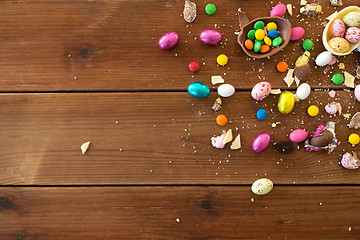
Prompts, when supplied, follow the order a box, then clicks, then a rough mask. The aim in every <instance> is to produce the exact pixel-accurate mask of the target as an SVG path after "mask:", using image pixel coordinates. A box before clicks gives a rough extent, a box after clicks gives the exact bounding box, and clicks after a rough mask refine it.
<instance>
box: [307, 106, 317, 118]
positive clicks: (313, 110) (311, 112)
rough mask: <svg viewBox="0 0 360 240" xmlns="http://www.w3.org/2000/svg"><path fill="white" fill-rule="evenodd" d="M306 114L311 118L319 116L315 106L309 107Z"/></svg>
mask: <svg viewBox="0 0 360 240" xmlns="http://www.w3.org/2000/svg"><path fill="white" fill-rule="evenodd" d="M307 112H308V114H309V115H310V116H311V117H315V116H316V115H318V114H319V108H318V107H317V106H315V105H311V106H310V107H309V108H308V110H307Z"/></svg>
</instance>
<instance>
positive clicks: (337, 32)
mask: <svg viewBox="0 0 360 240" xmlns="http://www.w3.org/2000/svg"><path fill="white" fill-rule="evenodd" d="M345 29H346V28H345V23H344V22H343V21H342V20H341V19H335V20H334V21H333V23H332V24H331V25H330V27H329V33H330V37H331V38H334V37H344V35H345Z"/></svg>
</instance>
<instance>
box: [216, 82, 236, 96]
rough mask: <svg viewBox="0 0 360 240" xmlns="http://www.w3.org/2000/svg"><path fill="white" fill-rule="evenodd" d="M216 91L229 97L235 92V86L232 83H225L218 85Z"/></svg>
mask: <svg viewBox="0 0 360 240" xmlns="http://www.w3.org/2000/svg"><path fill="white" fill-rule="evenodd" d="M217 92H218V94H219V95H220V96H221V97H230V96H232V95H233V94H234V93H235V88H234V86H233V85H231V84H228V83H225V84H221V85H220V86H219V87H218V89H217Z"/></svg>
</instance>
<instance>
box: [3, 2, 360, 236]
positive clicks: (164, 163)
mask: <svg viewBox="0 0 360 240" xmlns="http://www.w3.org/2000/svg"><path fill="white" fill-rule="evenodd" d="M195 2H196V3H197V6H198V16H197V18H196V20H195V22H193V23H189V24H187V23H186V22H185V21H184V19H183V17H182V10H183V5H184V1H181V0H176V1H175V0H174V1H172V0H171V1H170V0H169V1H160V0H157V1H155V0H147V1H146V0H139V1H132V0H107V1H105V0H103V1H95V0H88V1H85V0H77V1H72V0H61V1H46V0H38V1H1V2H0V22H1V24H0V34H1V35H0V42H1V47H0V73H1V77H0V91H1V94H0V140H1V144H0V184H1V188H0V239H17V240H22V239H24V240H30V239H31V240H40V239H46V240H51V239H74V240H79V239H128V240H129V239H166V240H169V239H184V240H185V239H203V240H205V239H206V240H210V239H211V240H213V239H316V240H319V239H326V240H329V239H336V240H343V239H360V217H359V216H360V208H359V204H360V185H359V184H360V175H359V174H360V172H359V171H360V170H347V169H344V168H343V167H342V166H341V165H339V161H340V158H341V155H342V154H343V153H344V152H345V151H355V152H359V147H358V146H357V147H352V146H351V145H350V144H349V143H348V142H347V137H348V135H349V134H350V133H352V132H355V133H358V134H360V130H354V129H349V128H348V127H347V126H346V124H347V123H348V122H349V121H348V120H345V119H344V118H343V117H342V116H334V117H330V115H328V114H327V113H325V111H324V106H325V105H326V104H327V103H329V102H332V101H333V100H334V99H331V98H330V97H329V95H328V91H329V90H330V89H336V90H337V95H336V98H335V100H336V101H338V102H340V103H341V104H342V105H343V108H344V109H343V112H344V113H350V114H354V113H356V112H357V111H359V110H360V107H359V105H360V104H359V103H358V102H357V101H356V100H355V98H354V94H353V90H350V91H346V90H344V88H345V87H344V86H343V85H341V86H335V85H334V84H333V83H332V82H331V80H330V79H331V76H332V74H334V73H341V72H343V71H348V72H349V73H351V74H353V75H355V68H356V67H357V65H358V62H357V61H358V59H359V53H357V52H354V53H353V54H350V55H349V56H347V57H338V58H337V59H338V61H339V62H343V63H345V70H340V69H339V67H338V64H335V65H333V67H332V69H331V71H330V72H329V73H328V74H326V75H325V74H324V73H323V70H324V68H321V67H316V66H315V63H314V58H315V57H316V56H317V55H318V54H319V53H320V52H322V51H323V50H324V47H323V46H322V43H321V34H322V30H323V28H324V23H325V22H326V20H325V17H327V16H329V15H330V14H331V13H332V12H334V11H335V9H342V7H338V8H334V7H332V6H330V4H329V2H328V1H327V0H322V1H320V3H321V4H322V5H323V13H322V14H321V15H320V16H319V17H318V18H314V19H310V18H309V19H308V18H303V17H301V16H297V15H298V12H299V9H300V1H292V3H293V6H294V7H295V9H294V15H293V16H289V15H288V13H286V16H287V17H289V19H290V20H291V23H292V25H293V26H302V27H304V28H305V29H306V33H305V36H304V39H306V38H310V39H312V40H313V41H314V42H315V47H314V50H311V61H310V66H311V68H312V73H311V75H310V79H309V80H308V83H309V84H310V85H311V87H312V88H313V89H314V91H312V93H311V95H310V97H309V98H308V99H307V100H305V101H301V102H298V103H296V106H295V109H294V111H293V112H292V113H291V114H289V115H281V114H280V113H279V112H278V111H277V109H276V101H277V98H278V95H271V96H270V97H268V98H267V99H265V100H264V101H261V102H256V101H255V100H253V99H252V98H251V96H250V90H251V88H252V87H253V86H254V85H255V83H257V82H259V81H260V80H266V81H269V82H270V83H271V84H272V86H273V88H280V89H282V90H285V89H288V90H295V89H296V85H295V83H294V84H293V85H292V86H291V87H290V88H288V87H287V86H286V84H285V82H284V81H283V78H284V76H285V73H279V72H277V71H276V69H275V66H276V63H277V62H278V61H280V60H285V61H286V62H287V63H288V64H289V65H290V67H291V68H293V65H294V62H295V60H296V59H297V58H298V57H299V56H300V55H301V54H302V53H303V50H302V48H301V44H302V40H298V41H295V42H290V44H289V45H288V46H287V47H286V48H285V50H284V51H282V52H280V53H278V54H277V55H275V56H273V57H271V58H270V59H263V60H253V59H249V58H248V57H247V56H246V55H245V54H244V52H243V51H242V50H241V48H240V47H239V45H238V44H237V42H236V38H237V36H236V35H235V34H234V32H238V31H239V26H238V22H237V16H236V13H237V9H238V8H239V7H241V8H242V10H243V11H245V12H247V13H248V17H249V19H253V18H256V17H260V16H268V15H269V11H270V10H271V8H272V7H273V6H274V5H275V4H276V3H277V2H272V1H260V0H259V1H245V0H223V1H216V2H215V1H214V3H215V4H216V6H217V12H216V13H215V15H213V16H208V15H206V14H205V12H204V7H205V5H206V3H205V2H204V1H195ZM288 2H290V1H288ZM343 2H344V7H345V6H349V5H351V4H358V5H359V3H360V2H359V1H355V0H352V1H350V0H343ZM214 28H215V29H217V30H219V31H220V32H221V33H222V34H223V38H224V40H223V41H222V44H219V45H218V46H205V45H203V44H202V43H201V42H200V41H199V39H198V36H199V33H200V32H201V31H202V30H204V29H214ZM169 31H176V32H177V33H178V34H179V36H180V42H179V44H178V45H177V47H176V49H174V50H170V51H163V50H160V49H159V48H158V46H157V42H158V39H159V37H160V36H161V35H162V34H164V33H166V32H169ZM221 53H224V54H226V55H228V56H229V63H228V65H226V66H225V67H221V66H217V64H216V57H217V56H218V55H219V54H221ZM193 60H195V61H199V62H200V64H201V69H200V71H199V72H198V73H195V74H193V73H191V72H190V71H189V70H188V69H187V65H188V63H189V62H190V61H193ZM213 75H222V76H223V77H224V79H225V82H226V83H230V84H233V85H234V86H235V87H236V89H237V91H236V93H235V94H234V96H232V97H231V98H229V99H223V101H224V104H223V107H222V109H221V110H220V111H219V112H216V113H215V112H214V111H213V110H211V106H212V104H213V102H214V100H215V98H216V97H217V93H216V88H217V86H212V85H211V82H210V77H211V76H213ZM193 81H200V82H204V83H206V84H207V85H208V86H211V88H212V89H213V90H214V91H213V92H212V93H211V94H210V96H209V97H207V98H205V99H196V98H194V97H192V96H190V95H189V94H188V93H187V92H186V89H187V86H188V84H189V83H191V82H193ZM357 82H358V80H357ZM311 104H315V105H318V106H319V107H320V114H319V116H318V117H316V118H312V117H310V116H308V115H307V114H306V109H307V107H308V106H309V105H311ZM261 107H263V108H265V109H266V110H268V112H269V117H268V118H267V119H266V120H264V121H260V120H257V119H256V117H255V114H256V111H257V110H258V109H259V108H261ZM218 113H223V114H225V115H226V116H228V118H229V120H230V121H231V122H230V123H229V124H228V125H226V126H225V127H219V126H217V125H216V123H215V118H216V116H217V114H218ZM329 120H332V121H335V122H336V123H337V125H336V128H337V137H338V139H339V140H340V141H341V145H340V146H339V147H338V148H337V149H336V150H335V151H334V152H333V153H331V154H330V155H328V154H327V153H326V152H311V153H309V152H305V149H304V147H303V144H295V143H292V142H290V140H289V138H288V135H289V133H290V132H291V131H292V130H293V129H296V128H305V129H306V130H308V131H309V132H313V131H314V130H315V129H316V127H317V126H318V125H319V124H322V123H324V122H326V121H329ZM274 122H278V125H277V126H276V127H275V128H273V127H271V124H272V123H274ZM229 128H232V129H233V131H234V134H238V133H240V134H241V141H242V148H241V149H240V150H236V151H232V150H230V149H229V147H228V146H227V148H226V149H215V148H213V147H212V146H211V144H210V138H211V137H212V136H213V135H218V134H220V133H221V130H223V129H224V130H227V129H229ZM235 129H238V130H237V131H236V130H235ZM261 131H267V132H269V133H270V134H271V136H272V139H273V143H272V144H271V146H270V147H269V148H268V149H267V150H266V151H265V152H263V153H254V152H253V151H252V150H251V147H250V146H251V142H252V139H253V138H254V136H255V135H256V134H257V133H259V132H261ZM86 141H91V145H90V148H89V150H88V152H86V154H84V155H83V154H82V153H81V151H80V146H81V144H82V143H84V142H86ZM262 177H267V178H269V179H271V180H272V181H273V182H274V185H275V186H274V189H273V190H272V192H271V193H270V194H268V195H265V196H257V195H255V194H253V193H252V192H251V190H250V186H251V184H252V183H253V182H254V181H255V180H256V179H258V178H262Z"/></svg>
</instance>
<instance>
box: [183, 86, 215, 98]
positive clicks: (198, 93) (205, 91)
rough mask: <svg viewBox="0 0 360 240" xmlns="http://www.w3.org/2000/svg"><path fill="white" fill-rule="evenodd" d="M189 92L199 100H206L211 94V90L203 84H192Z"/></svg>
mask: <svg viewBox="0 0 360 240" xmlns="http://www.w3.org/2000/svg"><path fill="white" fill-rule="evenodd" d="M188 92H189V93H190V94H191V95H192V96H194V97H197V98H205V97H207V96H209V94H210V88H209V87H208V86H206V85H205V84H204V83H201V82H192V83H190V84H189V86H188Z"/></svg>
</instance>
